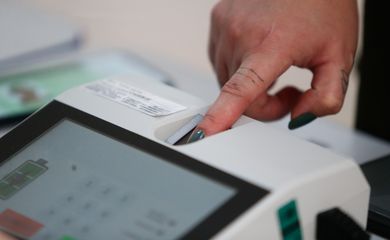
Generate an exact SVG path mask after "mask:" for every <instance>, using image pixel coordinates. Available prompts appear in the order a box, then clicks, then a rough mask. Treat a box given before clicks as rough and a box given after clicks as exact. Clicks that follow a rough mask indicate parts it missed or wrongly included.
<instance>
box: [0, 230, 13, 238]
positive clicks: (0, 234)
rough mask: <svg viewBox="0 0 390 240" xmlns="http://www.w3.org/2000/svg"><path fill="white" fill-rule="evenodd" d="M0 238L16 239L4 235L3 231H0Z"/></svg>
mask: <svg viewBox="0 0 390 240" xmlns="http://www.w3.org/2000/svg"><path fill="white" fill-rule="evenodd" d="M0 240H16V239H15V238H13V237H10V236H8V235H6V234H5V233H2V232H1V231H0Z"/></svg>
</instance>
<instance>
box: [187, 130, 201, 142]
mask: <svg viewBox="0 0 390 240" xmlns="http://www.w3.org/2000/svg"><path fill="white" fill-rule="evenodd" d="M204 137H205V134H204V132H203V130H201V129H195V130H194V131H193V132H192V134H191V136H190V137H189V138H188V141H187V143H192V142H196V141H199V140H201V139H203V138H204Z"/></svg>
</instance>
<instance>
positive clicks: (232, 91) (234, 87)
mask: <svg viewBox="0 0 390 240" xmlns="http://www.w3.org/2000/svg"><path fill="white" fill-rule="evenodd" d="M221 92H222V94H225V95H228V96H230V97H235V98H238V99H240V101H243V102H244V103H245V104H249V103H250V102H251V100H250V98H249V97H250V94H248V92H247V91H246V88H245V87H244V86H243V85H242V84H241V83H238V82H235V81H228V82H226V83H225V85H224V86H223V87H222V89H221Z"/></svg>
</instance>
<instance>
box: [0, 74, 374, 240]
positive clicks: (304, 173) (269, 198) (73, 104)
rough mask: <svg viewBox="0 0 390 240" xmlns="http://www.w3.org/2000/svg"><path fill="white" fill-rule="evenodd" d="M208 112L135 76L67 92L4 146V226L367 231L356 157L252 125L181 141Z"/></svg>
mask: <svg viewBox="0 0 390 240" xmlns="http://www.w3.org/2000/svg"><path fill="white" fill-rule="evenodd" d="M207 107H208V104H207V103H205V102H204V101H202V100H201V99H199V98H197V97H194V96H191V95H190V94H187V93H185V92H183V91H180V90H178V89H175V88H172V87H169V86H166V85H163V84H159V83H155V82H150V81H146V80H144V79H140V78H131V77H115V78H110V79H106V80H102V81H97V82H93V83H89V84H87V85H83V86H80V87H77V88H75V89H72V90H70V91H67V92H65V93H64V94H62V95H60V96H59V97H57V98H56V99H55V100H54V101H52V102H51V103H49V104H48V105H46V106H45V107H43V108H42V109H40V110H39V111H37V112H36V113H35V114H33V115H32V116H30V117H29V118H28V119H27V120H25V121H24V122H22V123H21V124H20V125H18V126H17V127H16V128H14V129H13V130H12V131H11V132H9V133H8V134H7V135H5V136H4V137H3V138H2V139H0V149H1V151H0V162H1V166H0V229H2V230H3V231H6V232H8V233H11V234H13V235H15V236H19V237H20V238H29V239H118V240H121V239H137V240H140V239H150V240H157V239H159V240H160V239H210V238H211V239H314V238H315V225H316V216H317V214H318V213H320V212H323V211H326V210H327V209H331V208H335V207H337V208H339V209H341V210H342V211H343V212H345V213H346V214H348V215H349V216H350V217H352V218H353V219H354V220H355V221H357V222H358V223H359V224H360V225H362V226H365V224H366V218H367V207H368V200H369V186H368V185H367V182H366V180H365V178H364V177H363V175H362V173H361V171H360V169H359V167H358V166H357V165H356V164H355V163H354V162H353V161H352V160H351V159H347V158H345V157H342V156H338V155H335V154H334V153H332V152H330V151H328V150H326V149H324V148H321V147H319V146H316V145H314V144H311V143H308V142H305V141H303V140H300V139H298V138H295V137H293V136H290V135H286V134H285V133H283V132H281V131H279V130H277V129H273V128H270V127H268V126H265V125H264V124H263V123H261V122H258V121H255V120H252V119H250V118H248V117H242V118H241V119H240V120H239V121H238V122H237V123H236V124H235V125H234V126H233V127H232V128H231V129H230V130H228V131H225V132H222V133H219V134H216V135H213V136H210V137H206V138H205V139H203V140H201V141H198V142H195V143H191V144H184V145H172V144H174V143H176V142H178V141H179V140H180V139H181V138H182V137H183V136H184V135H185V134H186V133H188V132H189V131H190V130H191V129H192V128H193V127H194V126H195V125H196V124H197V123H198V121H199V119H201V115H202V114H204V113H205V111H206V109H207ZM198 114H200V115H198ZM183 129H184V130H183Z"/></svg>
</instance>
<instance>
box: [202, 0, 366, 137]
mask: <svg viewBox="0 0 390 240" xmlns="http://www.w3.org/2000/svg"><path fill="white" fill-rule="evenodd" d="M357 14H358V13H357V3H356V0H329V1H318V0H294V1H292V0H222V1H220V2H219V3H218V4H217V5H216V6H215V7H214V9H213V11H212V21H211V33H210V42H209V55H210V60H211V62H212V64H213V67H214V70H215V72H216V74H217V77H218V80H219V82H220V84H221V86H223V87H222V90H221V93H220V95H219V97H218V99H217V100H216V102H215V103H214V104H213V105H212V106H211V108H210V109H209V111H208V113H207V114H206V116H205V118H204V120H203V121H202V122H201V123H200V124H199V125H198V128H197V129H198V130H201V131H203V136H204V135H206V136H207V135H212V134H215V133H217V132H220V131H223V130H226V129H228V128H229V127H231V126H232V125H233V123H234V122H235V121H236V120H237V119H238V118H239V117H240V115H242V114H244V113H245V114H246V115H248V116H250V117H252V118H255V119H258V120H263V121H267V120H274V119H278V118H281V117H283V116H284V115H285V114H287V113H288V112H290V111H291V117H292V121H291V122H290V124H289V127H290V128H295V127H299V126H300V125H302V124H304V123H305V122H308V121H309V120H313V119H314V118H315V117H320V116H324V115H328V114H334V113H337V112H338V111H340V109H341V107H342V105H343V101H344V97H345V93H346V89H347V85H348V76H349V73H350V71H351V69H352V66H353V62H354V57H355V51H356V46H357V34H358V15H357ZM292 65H294V66H298V67H301V68H307V69H310V70H311V71H312V72H313V74H314V76H313V79H312V82H311V88H310V89H309V90H307V91H305V92H303V93H302V92H300V91H298V90H297V89H295V88H293V87H286V88H284V89H282V90H281V91H279V92H278V93H276V94H275V95H274V96H271V95H269V94H268V93H267V90H268V89H269V88H270V87H271V86H272V85H273V83H274V82H275V81H276V80H277V79H278V77H279V76H280V75H281V74H282V73H283V72H285V71H286V70H287V69H288V68H289V67H290V66H292ZM201 135H202V134H201Z"/></svg>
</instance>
